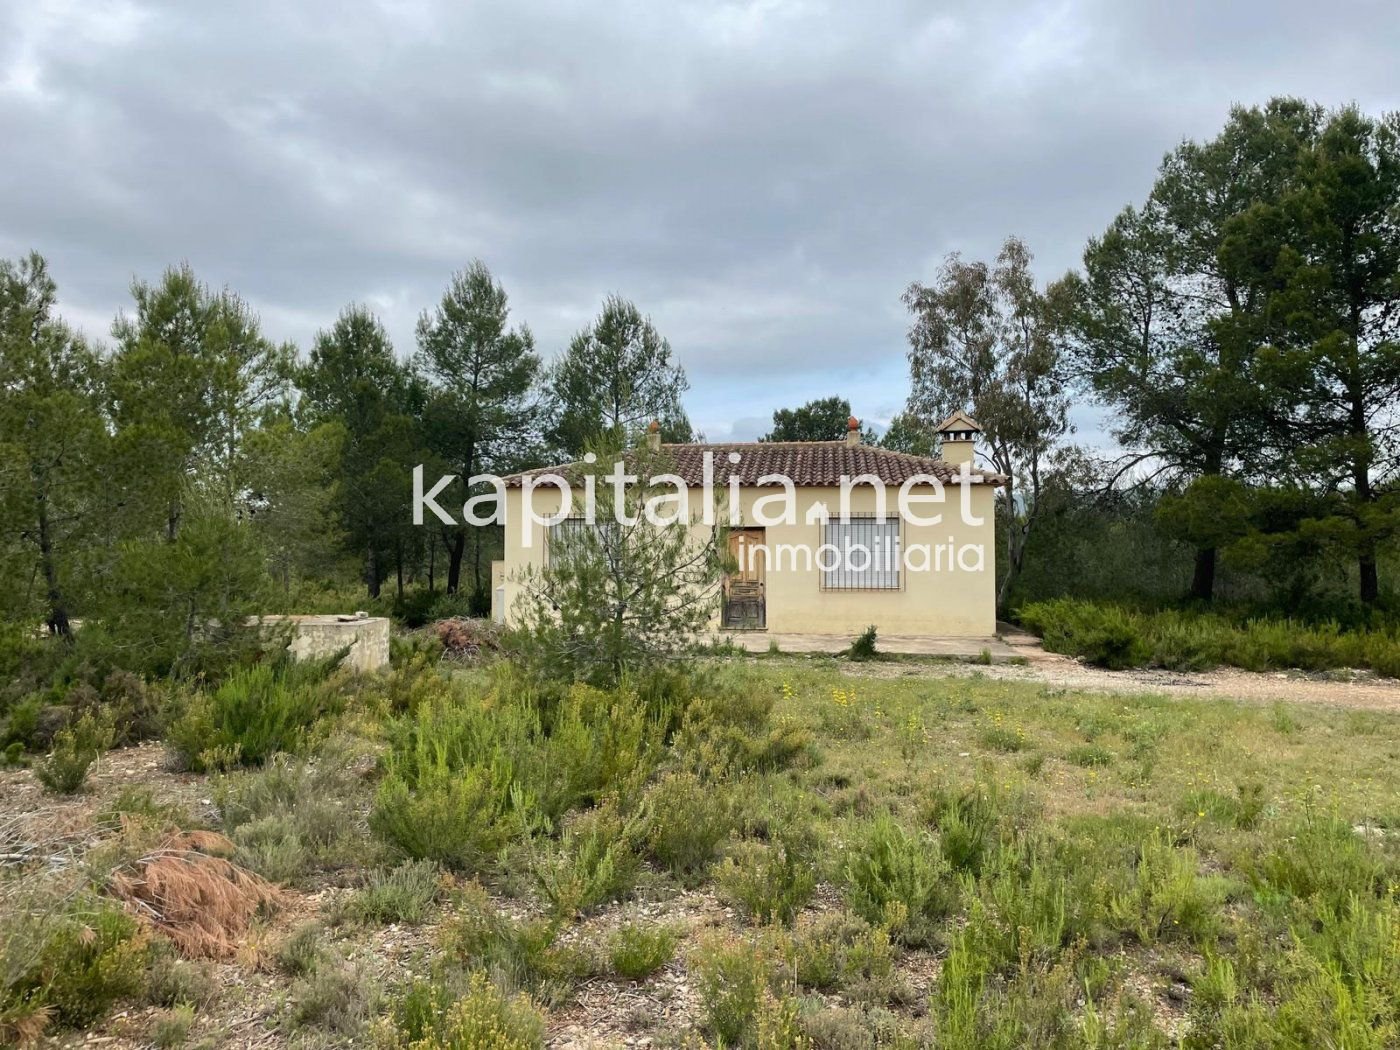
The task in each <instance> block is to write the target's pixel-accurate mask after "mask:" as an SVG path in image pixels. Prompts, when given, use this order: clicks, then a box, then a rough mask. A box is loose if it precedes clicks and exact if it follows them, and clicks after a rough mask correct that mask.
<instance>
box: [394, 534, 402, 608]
mask: <svg viewBox="0 0 1400 1050" xmlns="http://www.w3.org/2000/svg"><path fill="white" fill-rule="evenodd" d="M394 576H395V585H396V587H397V594H398V596H399V601H403V543H402V542H399V543H397V544H395V545H394Z"/></svg>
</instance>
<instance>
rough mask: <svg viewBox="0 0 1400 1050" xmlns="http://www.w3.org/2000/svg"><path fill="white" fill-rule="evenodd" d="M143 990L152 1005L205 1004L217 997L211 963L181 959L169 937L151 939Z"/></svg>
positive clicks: (216, 987) (200, 1005)
mask: <svg viewBox="0 0 1400 1050" xmlns="http://www.w3.org/2000/svg"><path fill="white" fill-rule="evenodd" d="M145 992H146V1001H147V1002H148V1003H150V1004H151V1005H152V1006H162V1007H166V1008H169V1007H174V1006H179V1005H181V1004H183V1003H188V1004H190V1005H192V1006H198V1007H206V1006H208V1005H209V1004H211V1003H212V1002H214V1000H215V999H217V998H218V995H219V985H218V982H217V981H216V980H215V979H214V974H213V967H212V965H211V964H210V963H206V962H190V961H189V960H186V959H182V958H180V956H179V954H178V953H177V952H176V951H175V948H174V946H173V945H171V944H170V942H169V941H165V940H159V939H158V940H155V941H152V942H151V952H150V961H149V964H148V965H147V967H146V988H145Z"/></svg>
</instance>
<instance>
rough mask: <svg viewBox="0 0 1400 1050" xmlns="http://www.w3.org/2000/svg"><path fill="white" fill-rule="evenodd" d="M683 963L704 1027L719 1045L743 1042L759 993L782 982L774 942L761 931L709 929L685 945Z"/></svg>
mask: <svg viewBox="0 0 1400 1050" xmlns="http://www.w3.org/2000/svg"><path fill="white" fill-rule="evenodd" d="M689 963H690V971H691V973H693V974H694V975H695V980H696V983H697V985H698V986H699V990H700V1002H701V1004H702V1008H703V1010H704V1014H705V1015H704V1025H705V1030H706V1031H707V1032H708V1033H709V1034H710V1035H712V1036H714V1037H715V1038H716V1039H718V1040H720V1041H721V1042H722V1044H723V1045H725V1046H730V1045H738V1044H742V1043H746V1041H747V1040H748V1039H749V1038H751V1037H752V1036H753V1035H754V1034H755V1032H756V1030H757V1027H758V1020H759V1014H760V1010H761V1008H762V1006H763V1003H764V1000H765V998H768V997H770V996H772V995H774V994H775V993H777V992H778V991H779V989H780V988H781V987H782V986H783V984H785V983H786V981H787V976H786V974H785V972H784V971H785V967H784V966H783V962H782V958H781V952H780V945H779V944H777V943H775V942H774V940H773V939H772V938H771V937H769V936H767V935H765V934H761V933H757V934H753V935H751V936H748V937H745V938H742V939H739V938H735V937H733V936H732V935H728V934H723V933H714V934H710V935H708V936H706V937H704V938H702V939H701V941H700V942H699V943H698V944H697V945H696V947H695V948H694V949H692V950H691V952H690V958H689Z"/></svg>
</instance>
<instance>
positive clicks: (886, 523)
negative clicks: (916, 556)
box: [817, 514, 903, 591]
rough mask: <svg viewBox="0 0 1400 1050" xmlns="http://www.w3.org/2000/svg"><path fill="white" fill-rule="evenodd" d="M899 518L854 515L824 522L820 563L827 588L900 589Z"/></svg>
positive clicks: (839, 589)
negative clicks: (844, 518)
mask: <svg viewBox="0 0 1400 1050" xmlns="http://www.w3.org/2000/svg"><path fill="white" fill-rule="evenodd" d="M900 543H901V541H900V535H899V519H898V518H896V517H886V518H877V517H876V516H875V515H873V514H852V515H851V516H850V517H849V519H848V520H846V521H841V520H840V519H839V518H833V519H832V520H830V521H828V522H826V523H824V524H823V525H822V545H821V549H820V550H819V551H818V552H817V565H818V567H819V569H820V571H821V576H822V590H824V591H897V590H899V589H900V586H901V584H900V566H901V565H902V563H903V558H902V556H901V555H902V549H901V546H900Z"/></svg>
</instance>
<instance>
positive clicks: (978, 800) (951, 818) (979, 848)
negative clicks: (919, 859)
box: [920, 784, 999, 875]
mask: <svg viewBox="0 0 1400 1050" xmlns="http://www.w3.org/2000/svg"><path fill="white" fill-rule="evenodd" d="M998 805H999V803H998V801H997V795H996V793H995V791H994V790H993V788H992V787H991V786H990V785H987V784H974V785H972V786H971V787H969V788H966V789H964V790H961V791H956V792H954V791H948V790H944V789H939V790H935V791H934V792H932V794H931V795H930V798H929V800H928V803H927V804H926V805H925V806H924V807H923V809H922V811H921V814H920V815H921V816H923V817H924V819H925V820H927V821H928V822H929V823H930V824H931V825H933V827H934V828H936V829H937V831H938V848H939V850H940V851H941V852H942V854H943V857H944V859H945V860H947V862H948V864H949V865H950V866H951V867H952V868H953V870H955V871H966V872H971V873H972V874H974V875H975V874H977V873H978V872H980V871H981V870H982V861H983V859H984V858H985V857H986V856H987V853H988V851H989V850H990V849H991V848H992V845H993V844H994V843H995V841H996V838H997V821H998V819H999V810H998Z"/></svg>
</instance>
